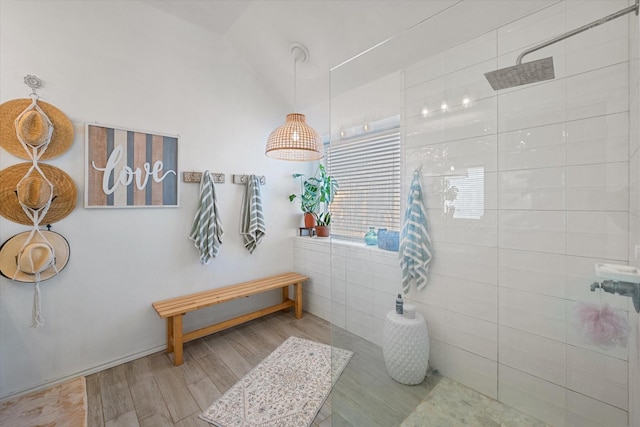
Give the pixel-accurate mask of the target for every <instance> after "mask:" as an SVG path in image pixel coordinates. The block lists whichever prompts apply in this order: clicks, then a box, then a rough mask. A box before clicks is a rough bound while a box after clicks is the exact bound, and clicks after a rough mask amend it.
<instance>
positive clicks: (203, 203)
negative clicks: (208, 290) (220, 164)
mask: <svg viewBox="0 0 640 427" xmlns="http://www.w3.org/2000/svg"><path fill="white" fill-rule="evenodd" d="M223 233H224V231H223V230H222V221H221V220H220V214H219V213H218V206H217V202H216V191H215V187H214V185H213V177H212V176H211V173H209V171H204V172H203V173H202V179H201V180H200V203H199V206H198V210H197V211H196V216H195V217H194V218H193V224H192V226H191V233H190V234H189V239H191V240H193V241H194V242H195V246H196V248H198V251H199V252H200V264H209V261H211V258H213V257H215V256H216V255H218V252H219V251H220V245H221V244H222V234H223Z"/></svg>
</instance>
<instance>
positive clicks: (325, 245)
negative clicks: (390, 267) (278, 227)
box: [294, 236, 398, 261]
mask: <svg viewBox="0 0 640 427" xmlns="http://www.w3.org/2000/svg"><path fill="white" fill-rule="evenodd" d="M294 239H295V240H294V244H295V245H296V246H298V247H307V248H313V249H315V250H319V251H323V252H324V251H326V252H329V251H331V252H332V253H334V254H339V253H340V252H342V251H344V254H345V255H347V254H361V255H365V256H366V255H374V256H376V257H383V258H389V259H392V260H394V261H395V260H397V259H398V252H392V251H386V250H384V249H380V248H378V247H377V246H368V245H365V244H364V243H360V242H354V241H351V240H341V239H335V238H332V237H308V236H296V237H294Z"/></svg>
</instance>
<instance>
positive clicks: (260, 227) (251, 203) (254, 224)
mask: <svg viewBox="0 0 640 427" xmlns="http://www.w3.org/2000/svg"><path fill="white" fill-rule="evenodd" d="M241 215H242V222H241V224H240V234H242V237H243V239H244V247H245V248H247V249H248V250H249V253H250V254H251V253H253V251H254V250H255V249H256V247H257V246H258V244H259V243H260V241H261V240H262V238H263V237H264V234H265V232H266V227H265V223H264V214H263V213H262V198H261V196H260V181H259V180H258V177H256V176H255V175H250V176H249V177H248V179H247V185H246V187H245V190H244V198H243V199H242V210H241Z"/></svg>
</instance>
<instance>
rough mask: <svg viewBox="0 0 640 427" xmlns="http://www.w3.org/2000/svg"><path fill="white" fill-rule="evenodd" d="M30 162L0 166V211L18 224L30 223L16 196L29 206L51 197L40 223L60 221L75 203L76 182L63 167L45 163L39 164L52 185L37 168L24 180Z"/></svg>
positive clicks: (37, 205) (37, 207)
mask: <svg viewBox="0 0 640 427" xmlns="http://www.w3.org/2000/svg"><path fill="white" fill-rule="evenodd" d="M31 166H32V165H31V163H18V164H17V165H13V166H9V167H8V168H5V169H2V170H0V215H2V216H3V217H5V218H7V219H8V220H11V221H13V222H17V223H19V224H25V225H33V221H31V219H29V217H27V214H25V212H24V211H23V210H22V206H20V203H19V201H18V200H20V201H22V203H23V204H25V205H26V206H29V207H30V208H32V209H40V208H42V207H44V206H45V205H46V204H47V203H48V201H49V199H50V198H51V199H52V201H51V206H49V210H48V211H47V214H46V215H45V216H44V218H43V219H42V220H41V221H40V224H43V225H44V224H53V223H54V222H57V221H60V220H61V219H63V218H65V217H66V216H67V215H69V214H70V213H71V211H73V209H74V208H75V207H76V198H77V194H78V190H77V189H76V184H75V183H74V182H73V180H72V179H71V177H70V176H69V175H68V174H67V173H66V172H64V171H63V170H62V169H60V168H57V167H55V166H51V165H48V164H45V163H40V164H38V166H39V167H40V169H41V170H42V172H43V173H44V175H45V176H46V177H47V179H48V180H49V181H50V182H51V184H53V188H51V186H50V185H49V183H47V181H46V180H44V178H43V177H42V176H41V175H40V174H39V173H38V172H37V171H36V170H33V171H31V173H30V174H29V176H28V177H27V178H25V179H24V180H23V179H22V178H23V177H24V176H25V175H26V174H27V172H28V171H29V168H30V167H31ZM21 180H22V182H21ZM18 183H19V184H20V185H18ZM51 192H53V194H51Z"/></svg>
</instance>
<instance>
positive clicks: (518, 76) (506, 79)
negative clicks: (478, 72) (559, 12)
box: [484, 0, 640, 90]
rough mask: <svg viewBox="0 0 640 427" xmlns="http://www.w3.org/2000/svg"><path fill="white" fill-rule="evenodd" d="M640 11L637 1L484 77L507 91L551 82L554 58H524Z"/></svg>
mask: <svg viewBox="0 0 640 427" xmlns="http://www.w3.org/2000/svg"><path fill="white" fill-rule="evenodd" d="M639 11H640V0H636V1H635V4H633V5H631V6H629V7H626V8H624V9H622V10H619V11H618V12H615V13H612V14H611V15H608V16H605V17H604V18H602V19H598V20H597V21H593V22H590V23H588V24H587V25H583V26H582V27H580V28H576V29H575V30H572V31H569V32H566V33H564V34H560V35H559V36H556V37H554V38H552V39H551V40H548V41H546V42H543V43H540V44H539V45H536V46H533V47H531V48H529V49H527V50H525V51H524V52H522V53H521V54H520V55H519V56H518V59H517V60H516V65H514V66H513V67H507V68H502V69H500V70H495V71H490V72H488V73H484V75H485V77H486V78H487V80H489V83H490V84H491V87H492V88H493V89H494V90H500V89H507V88H510V87H514V86H520V85H526V84H529V83H536V82H541V81H544V80H551V79H553V78H555V74H554V72H553V58H552V57H548V58H544V59H538V60H537V61H531V62H525V63H524V64H523V63H522V58H524V56H525V55H528V54H530V53H531V52H535V51H536V50H539V49H542V48H543V47H547V46H549V45H552V44H554V43H557V42H559V41H561V40H564V39H566V38H569V37H572V36H575V35H576V34H580V33H581V32H583V31H587V30H590V29H591V28H594V27H597V26H598V25H602V24H604V23H605V22H609V21H611V20H612V19H616V18H619V17H621V16H624V15H626V14H627V13H631V12H635V14H636V16H638V12H639Z"/></svg>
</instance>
